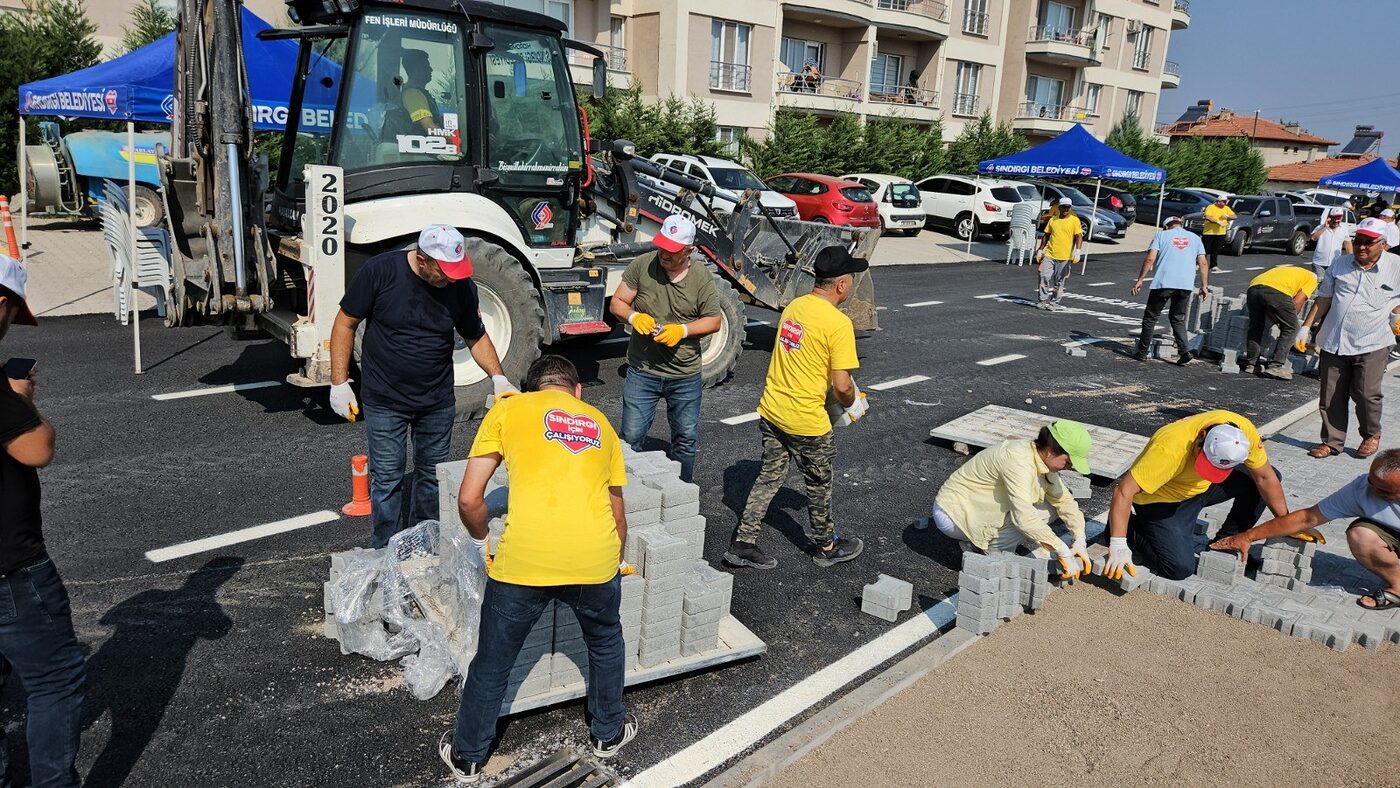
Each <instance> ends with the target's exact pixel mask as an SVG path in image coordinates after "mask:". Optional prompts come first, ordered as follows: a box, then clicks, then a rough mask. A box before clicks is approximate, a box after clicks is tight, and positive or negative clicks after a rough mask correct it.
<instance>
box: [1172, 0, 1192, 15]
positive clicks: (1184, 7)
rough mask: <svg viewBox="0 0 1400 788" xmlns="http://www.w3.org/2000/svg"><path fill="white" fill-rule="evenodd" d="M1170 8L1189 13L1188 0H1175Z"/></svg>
mask: <svg viewBox="0 0 1400 788" xmlns="http://www.w3.org/2000/svg"><path fill="white" fill-rule="evenodd" d="M1172 8H1173V9H1174V10H1176V11H1180V12H1181V13H1183V14H1189V13H1191V3H1190V0H1175V2H1173V3H1172Z"/></svg>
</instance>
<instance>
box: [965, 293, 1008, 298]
mask: <svg viewBox="0 0 1400 788" xmlns="http://www.w3.org/2000/svg"><path fill="white" fill-rule="evenodd" d="M1005 297H1006V293H987V294H986V295H980V296H973V298H976V299H983V298H1005Z"/></svg>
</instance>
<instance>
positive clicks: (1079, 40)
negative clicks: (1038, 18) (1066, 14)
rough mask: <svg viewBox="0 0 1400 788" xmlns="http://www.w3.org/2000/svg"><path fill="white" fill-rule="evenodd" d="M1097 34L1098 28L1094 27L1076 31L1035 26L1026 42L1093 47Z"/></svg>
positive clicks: (1048, 26)
mask: <svg viewBox="0 0 1400 788" xmlns="http://www.w3.org/2000/svg"><path fill="white" fill-rule="evenodd" d="M1097 32H1098V28H1093V27H1086V28H1084V29H1083V30H1074V29H1071V28H1066V27H1052V26H1050V25H1033V26H1032V27H1031V29H1030V33H1029V34H1028V36H1027V38H1026V40H1027V41H1059V42H1061V43H1064V44H1074V45H1076V46H1081V47H1093V46H1094V38H1095V34H1096V33H1097Z"/></svg>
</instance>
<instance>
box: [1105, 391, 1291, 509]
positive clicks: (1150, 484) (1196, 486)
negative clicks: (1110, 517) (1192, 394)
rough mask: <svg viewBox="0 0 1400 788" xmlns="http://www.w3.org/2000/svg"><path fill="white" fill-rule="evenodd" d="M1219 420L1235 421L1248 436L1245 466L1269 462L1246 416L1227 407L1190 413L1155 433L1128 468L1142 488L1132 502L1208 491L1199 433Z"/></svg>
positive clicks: (1160, 500) (1164, 500) (1173, 498)
mask: <svg viewBox="0 0 1400 788" xmlns="http://www.w3.org/2000/svg"><path fill="white" fill-rule="evenodd" d="M1217 424H1233V425H1235V426H1236V427H1239V428H1240V430H1241V431H1243V432H1244V434H1245V437H1246V438H1249V442H1250V449H1249V456H1248V457H1246V458H1245V461H1244V465H1245V467H1247V468H1262V467H1264V465H1265V464H1267V463H1268V462H1269V455H1268V454H1266V453H1265V452H1264V442H1263V441H1261V440H1260V439H1259V431H1258V430H1256V429H1255V428H1254V425H1253V424H1251V423H1250V421H1249V419H1246V418H1245V417H1244V416H1241V415H1240V414H1238V413H1233V412H1231V411H1228V410H1208V411H1206V412H1205V413H1198V414H1196V415H1195V416H1187V417H1186V418H1184V419H1181V420H1179V421H1174V422H1172V423H1171V424H1168V425H1166V426H1165V427H1162V428H1161V429H1159V430H1157V431H1156V432H1154V433H1152V439H1151V440H1149V441H1148V442H1147V448H1145V449H1143V450H1142V454H1140V455H1138V458H1137V460H1135V461H1134V462H1133V467H1132V468H1131V469H1129V471H1128V472H1129V473H1131V474H1132V475H1133V479H1134V480H1135V481H1136V482H1137V483H1138V486H1139V487H1141V488H1142V492H1140V493H1138V494H1137V495H1135V496H1133V503H1140V504H1145V503H1179V502H1181V501H1185V500H1187V499H1188V498H1194V497H1196V496H1197V495H1200V494H1201V493H1203V492H1205V491H1206V490H1207V489H1208V488H1209V487H1210V482H1208V481H1206V480H1205V479H1202V478H1201V475H1200V474H1199V473H1196V437H1197V436H1199V435H1200V434H1201V430H1204V429H1205V428H1206V427H1214V426H1215V425H1217Z"/></svg>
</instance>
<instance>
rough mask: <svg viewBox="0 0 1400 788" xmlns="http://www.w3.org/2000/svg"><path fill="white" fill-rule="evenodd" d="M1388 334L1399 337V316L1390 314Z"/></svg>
mask: <svg viewBox="0 0 1400 788" xmlns="http://www.w3.org/2000/svg"><path fill="white" fill-rule="evenodd" d="M1390 333H1392V334H1394V335H1396V336H1400V315H1397V314H1395V313H1394V312H1391V313H1390Z"/></svg>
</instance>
